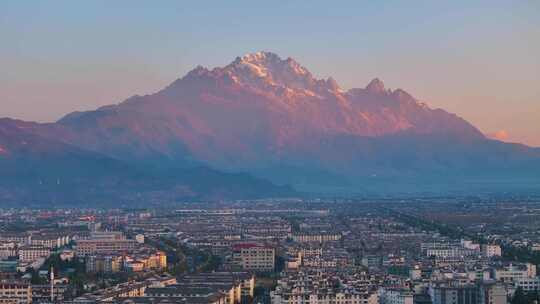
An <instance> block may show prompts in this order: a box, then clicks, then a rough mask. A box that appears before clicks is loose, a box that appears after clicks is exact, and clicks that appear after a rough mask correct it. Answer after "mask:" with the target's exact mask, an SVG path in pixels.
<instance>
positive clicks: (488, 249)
mask: <svg viewBox="0 0 540 304" xmlns="http://www.w3.org/2000/svg"><path fill="white" fill-rule="evenodd" d="M482 253H483V254H484V255H485V256H487V257H494V256H501V255H502V251H501V246H499V245H494V244H488V245H482Z"/></svg>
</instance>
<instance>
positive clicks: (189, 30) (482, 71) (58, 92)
mask: <svg viewBox="0 0 540 304" xmlns="http://www.w3.org/2000/svg"><path fill="white" fill-rule="evenodd" d="M259 50H266V51H273V52H276V53H278V54H279V55H280V56H282V57H293V58H295V59H296V60H297V61H299V62H300V63H301V64H303V65H304V66H306V67H307V68H308V69H310V70H311V72H312V73H313V74H315V75H316V76H318V77H328V76H332V77H334V78H335V79H336V80H337V81H338V82H339V83H340V84H341V86H342V87H343V88H346V89H347V88H351V87H364V86H365V85H366V84H367V83H368V82H369V80H371V79H372V78H374V77H379V78H380V79H382V80H383V81H384V82H385V84H386V86H387V87H390V88H397V87H400V88H403V89H405V90H406V91H408V92H409V93H411V94H412V95H413V96H415V97H417V98H418V99H420V100H422V101H424V102H427V103H428V104H429V105H431V106H432V107H440V108H444V109H446V110H448V111H450V112H454V113H456V114H458V115H460V116H462V117H463V118H465V119H467V120H469V121H470V122H472V123H473V124H474V125H476V126H477V127H479V128H480V129H481V130H482V131H483V132H484V133H486V134H498V136H499V137H501V138H504V139H505V140H507V141H515V142H523V143H527V144H529V145H533V146H540V1H536V0H530V1H518V0H516V1H511V0H508V1H497V0H490V1H469V0H463V1H458V0H455V1H432V0H429V1H407V0H404V1H359V0H356V1H313V0H310V1H200V0H198V1H135V0H129V1H118V0H115V1H98V0H93V1H71V0H67V1H52V0H50V1H20V0H13V1H11V0H2V1H0V117H4V116H8V117H13V118H20V119H25V120H37V121H54V120H56V119H58V118H60V117H61V116H62V115H63V114H65V113H67V112H71V111H74V110H85V109H93V108H95V107H97V106H100V105H105V104H111V103H118V102H121V101H122V100H124V99H125V98H127V97H129V96H131V95H134V94H148V93H152V92H155V91H156V90H159V89H160V88H162V87H164V86H165V85H167V84H168V83H170V82H172V81H173V80H174V79H176V78H179V77H181V76H183V75H184V74H185V73H187V72H188V71H189V70H191V69H192V68H194V67H195V66H196V65H199V64H200V65H203V66H207V67H215V66H221V65H225V64H227V63H229V62H230V61H232V60H233V59H234V58H235V57H236V56H239V55H243V54H245V53H249V52H254V51H259Z"/></svg>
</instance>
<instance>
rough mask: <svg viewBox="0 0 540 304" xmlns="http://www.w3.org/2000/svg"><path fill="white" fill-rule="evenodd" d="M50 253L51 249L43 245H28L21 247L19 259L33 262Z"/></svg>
mask: <svg viewBox="0 0 540 304" xmlns="http://www.w3.org/2000/svg"><path fill="white" fill-rule="evenodd" d="M50 255H51V249H50V248H47V247H43V246H35V245H28V246H22V247H20V248H19V260H20V261H22V262H33V261H36V260H38V259H40V258H47V257H49V256H50Z"/></svg>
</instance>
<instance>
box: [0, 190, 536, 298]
mask: <svg viewBox="0 0 540 304" xmlns="http://www.w3.org/2000/svg"><path fill="white" fill-rule="evenodd" d="M0 223H1V226H0V227H1V230H0V232H1V234H0V236H1V237H0V242H1V243H0V244H1V245H0V257H1V258H2V261H1V262H0V267H1V268H0V270H1V272H0V273H1V276H2V283H1V284H0V296H1V297H2V299H5V300H3V303H230V304H233V303H272V304H283V303H295V304H296V303H298V304H300V303H315V304H316V303H336V304H338V303H339V304H341V303H342V304H347V303H350V304H356V303H359V304H360V303H368V304H375V303H381V304H397V303H406V304H412V303H486V304H487V303H526V302H527V301H531V302H532V301H534V300H538V293H537V292H538V290H539V288H540V277H539V276H538V274H537V265H538V263H539V262H540V197H526V198H500V199H498V200H488V199H483V198H475V199H472V198H451V197H447V198H429V199H428V198H421V199H414V198H411V199H408V200H397V199H385V200H347V199H339V200H338V199H336V200H323V199H313V200H302V199H275V200H254V201H230V202H225V201H223V202H214V203H212V202H198V203H185V204H181V205H179V206H178V208H166V209H107V210H105V209H69V208H66V209H55V210H46V209H43V210H39V209H3V210H1V212H0Z"/></svg>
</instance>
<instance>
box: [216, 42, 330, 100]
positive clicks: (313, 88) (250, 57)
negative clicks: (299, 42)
mask: <svg viewBox="0 0 540 304" xmlns="http://www.w3.org/2000/svg"><path fill="white" fill-rule="evenodd" d="M220 71H222V72H225V73H226V74H228V75H229V76H230V77H232V78H233V79H235V81H238V82H239V83H242V84H246V85H249V86H252V87H261V86H264V87H265V88H268V87H281V88H287V89H290V90H292V91H293V92H303V93H305V92H311V94H314V95H317V94H318V93H320V92H327V91H328V90H330V91H333V92H337V91H339V90H340V89H339V85H338V84H337V82H336V81H335V80H333V79H328V80H323V79H320V80H319V79H315V78H314V77H313V75H312V74H311V73H310V72H309V70H307V69H306V68H305V67H303V66H302V65H300V64H299V63H298V62H297V61H295V60H294V59H292V58H290V57H289V58H287V59H282V58H281V57H279V56H278V55H276V54H275V53H271V52H256V53H251V54H246V55H244V56H242V57H237V58H236V59H235V60H234V61H233V62H232V63H231V64H229V65H228V66H226V67H224V68H223V69H221V70H220Z"/></svg>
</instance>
